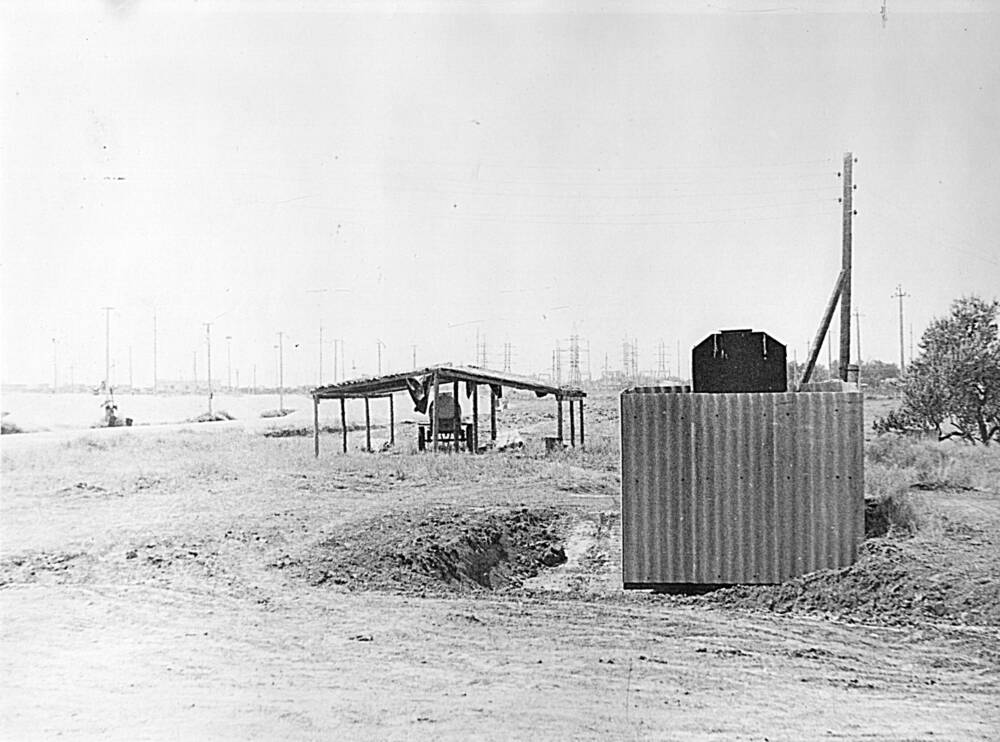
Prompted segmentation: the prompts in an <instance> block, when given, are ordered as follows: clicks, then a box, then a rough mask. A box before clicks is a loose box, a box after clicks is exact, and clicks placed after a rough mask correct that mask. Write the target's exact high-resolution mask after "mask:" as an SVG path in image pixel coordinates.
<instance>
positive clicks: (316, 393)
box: [312, 364, 587, 456]
mask: <svg viewBox="0 0 1000 742" xmlns="http://www.w3.org/2000/svg"><path fill="white" fill-rule="evenodd" d="M462 384H464V385H465V390H466V393H467V395H468V396H469V397H470V398H471V401H472V422H471V424H463V423H462V420H461V407H460V405H459V404H457V402H458V401H459V400H460V391H461V389H460V387H461V385H462ZM442 385H450V386H451V390H450V394H448V393H447V392H446V391H445V390H443V389H442V388H441V387H442ZM480 386H488V387H489V389H490V438H491V440H492V441H496V438H497V420H496V400H497V398H499V397H500V396H502V394H503V390H504V388H509V389H523V390H526V391H530V392H534V393H535V394H536V395H537V396H539V397H544V396H546V395H550V394H551V395H552V396H554V397H555V400H556V412H557V415H556V424H557V435H556V439H557V440H558V442H559V443H562V442H563V438H564V421H563V402H564V401H565V402H568V403H569V434H570V445H573V446H575V445H576V441H577V423H579V440H580V445H581V446H582V445H583V443H584V418H583V400H584V398H585V397H586V396H587V394H586V392H584V391H583V390H581V389H578V388H576V387H565V386H552V385H550V384H543V383H541V382H538V381H536V380H534V379H530V378H526V377H523V376H517V375H515V374H509V373H505V372H500V371H490V370H488V369H484V368H478V367H475V366H452V365H450V364H443V365H438V366H430V367H427V368H423V369H418V370H415V371H408V372H405V373H398V374H387V375H384V376H378V377H373V378H365V379H352V380H349V381H343V382H340V383H339V384H331V385H329V386H322V387H317V388H316V389H313V391H312V398H313V424H314V434H313V440H314V445H315V451H316V455H317V456H319V404H320V402H321V401H322V400H324V399H339V400H340V421H341V427H342V429H343V450H344V452H345V453H346V452H347V411H346V402H347V400H348V399H363V400H364V403H365V441H366V445H365V449H366V450H368V451H371V413H370V401H371V400H372V399H388V400H389V435H390V444H394V443H395V402H394V398H393V395H394V394H396V393H398V392H406V393H407V394H408V396H409V398H410V399H411V401H412V402H413V409H414V411H415V412H419V413H422V414H427V413H428V412H431V414H430V415H429V423H426V424H422V425H421V426H418V429H419V430H420V435H421V441H420V448H421V450H424V448H425V447H426V446H427V445H429V446H430V448H431V450H435V451H436V450H438V449H439V447H440V444H441V443H443V442H446V443H448V444H449V448H451V447H453V448H454V450H455V451H458V450H460V448H461V445H462V443H465V447H466V448H467V449H468V450H469V451H470V452H477V451H479V450H480V445H479V394H478V390H479V387H480ZM448 397H450V401H448ZM438 400H440V404H438V405H437V407H438V409H439V410H442V411H443V410H444V409H446V408H447V409H448V410H449V411H450V412H451V414H452V415H453V416H454V417H453V419H451V420H450V422H443V421H442V418H441V413H440V412H438V413H436V414H435V413H434V408H435V403H436V402H437V401H438Z"/></svg>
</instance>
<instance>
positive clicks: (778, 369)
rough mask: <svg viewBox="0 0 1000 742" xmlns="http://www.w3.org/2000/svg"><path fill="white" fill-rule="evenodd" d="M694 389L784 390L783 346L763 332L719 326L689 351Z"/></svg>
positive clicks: (714, 390) (726, 390) (785, 388)
mask: <svg viewBox="0 0 1000 742" xmlns="http://www.w3.org/2000/svg"><path fill="white" fill-rule="evenodd" d="M691 376H692V381H693V383H694V391H695V392H784V391H787V390H788V369H787V367H786V365H785V346H784V345H782V344H781V343H779V342H778V341H777V340H775V339H774V338H773V337H771V336H770V335H768V334H767V333H766V332H754V331H753V330H723V331H722V332H717V333H715V334H714V335H709V336H708V337H707V338H705V339H704V340H702V341H701V342H700V343H698V345H696V346H695V347H694V350H693V351H692V352H691Z"/></svg>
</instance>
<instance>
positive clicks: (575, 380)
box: [569, 335, 583, 386]
mask: <svg viewBox="0 0 1000 742" xmlns="http://www.w3.org/2000/svg"><path fill="white" fill-rule="evenodd" d="M582 381H583V378H582V377H581V375H580V336H579V335H570V338H569V383H570V384H574V385H576V386H580V384H581V383H582Z"/></svg>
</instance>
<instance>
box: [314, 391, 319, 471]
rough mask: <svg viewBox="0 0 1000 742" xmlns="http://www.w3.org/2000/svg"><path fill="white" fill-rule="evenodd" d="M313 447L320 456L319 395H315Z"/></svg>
mask: <svg viewBox="0 0 1000 742" xmlns="http://www.w3.org/2000/svg"><path fill="white" fill-rule="evenodd" d="M313 448H314V449H315V451H316V458H319V397H316V396H314V397H313Z"/></svg>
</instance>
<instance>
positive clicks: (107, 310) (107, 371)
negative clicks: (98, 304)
mask: <svg viewBox="0 0 1000 742" xmlns="http://www.w3.org/2000/svg"><path fill="white" fill-rule="evenodd" d="M102 309H103V310H104V392H105V393H106V394H107V393H110V392H111V310H112V309H114V307H102Z"/></svg>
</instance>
